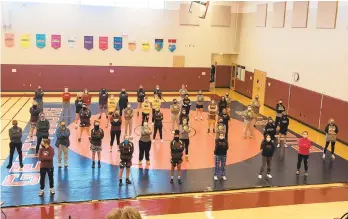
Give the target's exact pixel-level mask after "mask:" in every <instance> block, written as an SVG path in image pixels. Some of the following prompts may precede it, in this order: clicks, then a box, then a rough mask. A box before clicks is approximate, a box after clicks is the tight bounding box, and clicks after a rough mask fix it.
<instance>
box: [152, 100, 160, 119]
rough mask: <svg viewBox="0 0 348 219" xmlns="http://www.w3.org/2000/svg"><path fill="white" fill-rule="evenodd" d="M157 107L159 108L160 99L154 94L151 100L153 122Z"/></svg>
mask: <svg viewBox="0 0 348 219" xmlns="http://www.w3.org/2000/svg"><path fill="white" fill-rule="evenodd" d="M157 108H159V109H161V99H160V98H159V97H158V95H157V94H155V98H154V100H153V101H152V122H153V123H154V122H155V112H156V109H157Z"/></svg>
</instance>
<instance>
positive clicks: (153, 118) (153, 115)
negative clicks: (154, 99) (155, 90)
mask: <svg viewBox="0 0 348 219" xmlns="http://www.w3.org/2000/svg"><path fill="white" fill-rule="evenodd" d="M155 112H156V109H152V118H151V121H152V123H154V122H155Z"/></svg>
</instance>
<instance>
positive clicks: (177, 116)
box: [175, 114, 180, 129]
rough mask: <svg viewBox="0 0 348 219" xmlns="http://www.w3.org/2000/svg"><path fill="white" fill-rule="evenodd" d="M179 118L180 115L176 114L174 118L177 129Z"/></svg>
mask: <svg viewBox="0 0 348 219" xmlns="http://www.w3.org/2000/svg"><path fill="white" fill-rule="evenodd" d="M179 120H180V115H179V114H178V115H176V120H175V122H176V128H177V129H179V122H180V121H179Z"/></svg>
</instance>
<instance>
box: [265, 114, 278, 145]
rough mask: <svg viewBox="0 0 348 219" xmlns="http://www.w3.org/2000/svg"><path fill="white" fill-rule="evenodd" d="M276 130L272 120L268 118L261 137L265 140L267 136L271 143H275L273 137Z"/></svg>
mask: <svg viewBox="0 0 348 219" xmlns="http://www.w3.org/2000/svg"><path fill="white" fill-rule="evenodd" d="M276 133H277V130H276V127H275V124H274V122H273V119H272V118H271V117H269V118H268V121H267V124H266V126H265V129H264V132H263V136H264V138H265V139H266V136H267V135H269V136H270V137H271V141H272V142H273V143H275V136H276Z"/></svg>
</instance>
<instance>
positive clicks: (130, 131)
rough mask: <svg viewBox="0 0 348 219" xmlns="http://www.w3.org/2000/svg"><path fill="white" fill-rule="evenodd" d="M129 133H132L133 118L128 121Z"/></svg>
mask: <svg viewBox="0 0 348 219" xmlns="http://www.w3.org/2000/svg"><path fill="white" fill-rule="evenodd" d="M128 128H129V135H132V130H133V119H131V120H129V121H128Z"/></svg>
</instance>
